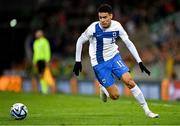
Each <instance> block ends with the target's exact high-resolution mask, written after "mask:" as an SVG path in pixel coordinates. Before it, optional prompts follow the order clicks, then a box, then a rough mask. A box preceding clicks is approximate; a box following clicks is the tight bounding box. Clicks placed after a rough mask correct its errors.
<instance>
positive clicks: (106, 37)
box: [73, 4, 159, 118]
mask: <svg viewBox="0 0 180 126" xmlns="http://www.w3.org/2000/svg"><path fill="white" fill-rule="evenodd" d="M98 16H99V21H96V22H93V23H92V24H91V25H90V26H89V27H88V28H87V29H86V30H85V31H84V32H83V33H82V34H81V36H80V37H79V38H78V40H77V43H76V57H75V65H74V69H73V72H74V73H75V75H76V76H78V75H79V72H81V70H82V64H81V52H82V46H83V43H85V42H87V41H89V55H90V58H91V64H92V67H93V70H94V73H95V75H96V78H97V79H98V81H99V82H100V84H101V87H100V95H101V98H102V100H103V101H106V100H107V96H109V97H110V98H111V99H113V100H116V99H118V97H119V91H118V87H117V86H116V85H115V80H114V77H113V75H115V76H116V77H118V78H119V79H121V80H122V81H123V82H124V84H125V85H126V86H127V87H128V88H129V89H130V90H131V92H132V94H133V96H134V97H135V99H136V100H137V101H138V102H139V103H140V105H141V106H142V108H143V110H144V112H145V114H146V115H147V116H148V117H150V118H157V117H159V115H158V114H155V113H153V112H151V110H150V109H149V107H148V105H147V102H146V100H145V98H144V96H143V94H142V92H141V90H140V89H139V87H138V85H136V83H135V82H134V80H133V79H132V77H131V75H130V73H129V69H128V67H127V66H126V64H125V63H124V61H123V60H122V58H121V56H120V54H119V51H118V46H117V45H116V40H117V38H118V37H120V38H121V39H122V40H123V42H124V43H125V45H126V47H127V48H128V49H129V51H130V52H131V54H132V55H133V57H134V58H135V60H136V61H137V63H138V64H139V66H140V69H141V71H142V72H146V73H147V74H148V75H150V71H149V70H148V69H147V68H146V67H145V66H144V65H143V63H142V60H141V58H140V57H139V54H138V52H137V50H136V48H135V46H134V44H133V43H132V42H131V41H130V40H129V38H128V35H127V33H126V32H125V30H124V29H123V27H122V26H121V24H120V23H119V22H117V21H115V20H112V18H113V14H112V7H111V6H110V5H108V4H102V5H101V6H100V7H99V8H98Z"/></svg>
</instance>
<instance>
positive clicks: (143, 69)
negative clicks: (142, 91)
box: [139, 62, 151, 76]
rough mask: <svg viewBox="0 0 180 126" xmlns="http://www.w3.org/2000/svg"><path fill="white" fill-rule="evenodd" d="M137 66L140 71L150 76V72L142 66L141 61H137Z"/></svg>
mask: <svg viewBox="0 0 180 126" xmlns="http://www.w3.org/2000/svg"><path fill="white" fill-rule="evenodd" d="M139 67H140V69H141V71H142V72H144V71H145V72H146V73H147V74H148V75H149V76H150V74H151V72H150V71H149V70H148V69H147V68H146V67H145V66H144V64H143V63H142V62H140V63H139Z"/></svg>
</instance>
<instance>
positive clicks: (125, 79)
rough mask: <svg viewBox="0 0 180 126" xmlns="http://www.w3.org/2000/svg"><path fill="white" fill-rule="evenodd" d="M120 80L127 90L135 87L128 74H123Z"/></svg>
mask: <svg viewBox="0 0 180 126" xmlns="http://www.w3.org/2000/svg"><path fill="white" fill-rule="evenodd" d="M121 80H122V81H123V83H124V84H125V85H126V86H127V87H128V88H129V89H131V88H133V87H134V86H135V82H134V80H133V79H132V77H131V74H130V73H129V72H126V73H124V74H123V75H122V76H121Z"/></svg>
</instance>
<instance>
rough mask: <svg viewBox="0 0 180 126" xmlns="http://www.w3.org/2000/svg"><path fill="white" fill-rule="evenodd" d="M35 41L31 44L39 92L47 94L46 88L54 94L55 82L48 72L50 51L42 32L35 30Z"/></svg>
mask: <svg viewBox="0 0 180 126" xmlns="http://www.w3.org/2000/svg"><path fill="white" fill-rule="evenodd" d="M35 37H36V39H35V41H34V44H33V64H34V66H36V67H37V69H38V73H39V78H40V85H41V92H42V93H43V94H47V93H48V86H49V87H50V88H51V91H52V93H55V91H56V87H55V80H54V78H53V77H52V74H51V72H50V68H49V63H50V59H51V50H50V45H49V41H48V39H46V38H45V36H44V33H43V31H42V30H37V31H36V33H35Z"/></svg>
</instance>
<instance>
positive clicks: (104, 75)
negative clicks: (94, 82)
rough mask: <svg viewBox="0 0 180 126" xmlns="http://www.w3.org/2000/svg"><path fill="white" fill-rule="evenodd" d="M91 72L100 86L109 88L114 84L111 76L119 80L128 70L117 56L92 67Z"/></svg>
mask: <svg viewBox="0 0 180 126" xmlns="http://www.w3.org/2000/svg"><path fill="white" fill-rule="evenodd" d="M93 70H94V72H95V75H96V78H97V79H98V81H99V82H100V84H101V85H103V86H104V87H109V86H111V85H112V84H114V82H115V79H114V76H113V75H115V76H116V77H117V78H118V79H120V78H121V76H122V75H123V74H124V73H126V72H128V71H129V68H128V67H127V66H126V64H125V63H124V61H123V60H122V59H121V56H120V55H119V54H117V55H115V56H114V57H113V58H112V59H110V60H108V61H105V62H103V63H101V64H98V65H96V66H94V67H93Z"/></svg>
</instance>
